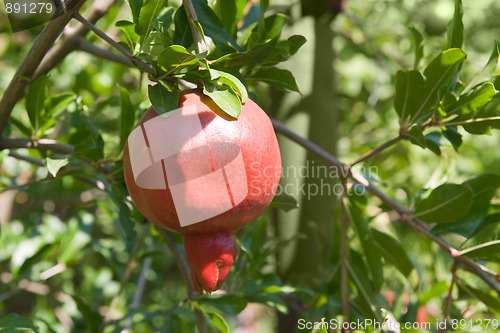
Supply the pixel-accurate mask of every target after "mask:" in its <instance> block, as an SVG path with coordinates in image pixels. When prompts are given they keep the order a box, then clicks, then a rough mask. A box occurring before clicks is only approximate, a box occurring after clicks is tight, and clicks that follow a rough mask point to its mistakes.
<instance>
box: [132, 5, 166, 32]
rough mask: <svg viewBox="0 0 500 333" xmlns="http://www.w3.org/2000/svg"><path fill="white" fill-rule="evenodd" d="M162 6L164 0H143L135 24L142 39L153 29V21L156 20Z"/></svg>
mask: <svg viewBox="0 0 500 333" xmlns="http://www.w3.org/2000/svg"><path fill="white" fill-rule="evenodd" d="M164 7H165V0H146V1H145V2H144V5H143V6H142V8H141V12H140V14H139V22H138V24H137V29H138V32H139V35H141V36H142V37H143V38H144V39H146V38H147V36H148V35H149V33H150V32H151V30H152V29H153V23H154V22H155V21H156V18H157V17H158V15H159V14H160V12H161V11H162V10H163V8H164Z"/></svg>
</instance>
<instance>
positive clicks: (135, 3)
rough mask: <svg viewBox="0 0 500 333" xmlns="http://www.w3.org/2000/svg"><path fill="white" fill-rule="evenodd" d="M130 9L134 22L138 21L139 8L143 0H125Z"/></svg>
mask: <svg viewBox="0 0 500 333" xmlns="http://www.w3.org/2000/svg"><path fill="white" fill-rule="evenodd" d="M127 2H128V4H129V6H130V9H131V10H132V17H133V18H134V22H135V23H138V22H139V14H140V12H141V8H142V5H143V2H144V1H143V0H127Z"/></svg>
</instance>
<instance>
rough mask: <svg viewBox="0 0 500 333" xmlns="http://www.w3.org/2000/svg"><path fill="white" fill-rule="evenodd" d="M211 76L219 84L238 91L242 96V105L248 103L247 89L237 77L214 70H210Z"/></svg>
mask: <svg viewBox="0 0 500 333" xmlns="http://www.w3.org/2000/svg"><path fill="white" fill-rule="evenodd" d="M210 75H211V78H212V80H218V81H219V82H222V83H224V84H226V85H228V86H230V87H231V88H233V90H234V91H236V92H237V93H238V95H239V96H240V98H241V102H242V103H245V102H246V101H247V99H248V92H247V88H246V87H245V85H244V84H243V83H241V81H240V79H238V78H237V77H236V76H234V75H232V74H229V73H227V72H223V71H219V70H216V69H213V68H211V69H210Z"/></svg>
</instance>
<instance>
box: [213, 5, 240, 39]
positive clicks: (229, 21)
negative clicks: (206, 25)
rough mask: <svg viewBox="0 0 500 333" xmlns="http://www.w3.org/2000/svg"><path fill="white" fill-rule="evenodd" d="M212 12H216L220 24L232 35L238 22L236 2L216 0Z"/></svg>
mask: <svg viewBox="0 0 500 333" xmlns="http://www.w3.org/2000/svg"><path fill="white" fill-rule="evenodd" d="M214 12H215V13H217V16H218V17H219V19H220V21H221V24H222V26H223V27H224V28H225V29H226V30H227V31H228V32H229V34H231V35H232V36H234V34H235V33H236V30H237V26H236V24H237V23H238V20H237V19H236V18H237V15H238V4H237V1H234V0H218V1H217V2H216V3H215V6H214Z"/></svg>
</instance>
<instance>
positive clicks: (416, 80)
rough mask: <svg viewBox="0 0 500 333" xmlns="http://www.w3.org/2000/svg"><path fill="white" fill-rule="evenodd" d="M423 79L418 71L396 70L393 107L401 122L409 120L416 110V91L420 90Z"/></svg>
mask: <svg viewBox="0 0 500 333" xmlns="http://www.w3.org/2000/svg"><path fill="white" fill-rule="evenodd" d="M424 84H425V81H424V78H423V76H422V74H420V72H419V71H417V70H413V71H409V72H405V71H401V70H400V71H398V72H397V73H396V98H395V100H394V108H395V109H396V112H397V113H398V115H399V119H400V120H401V121H400V122H401V124H406V123H408V124H409V122H410V119H411V118H412V117H413V115H415V113H416V112H417V105H418V102H419V96H417V94H416V92H417V91H421V90H422V89H423V87H424Z"/></svg>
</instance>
